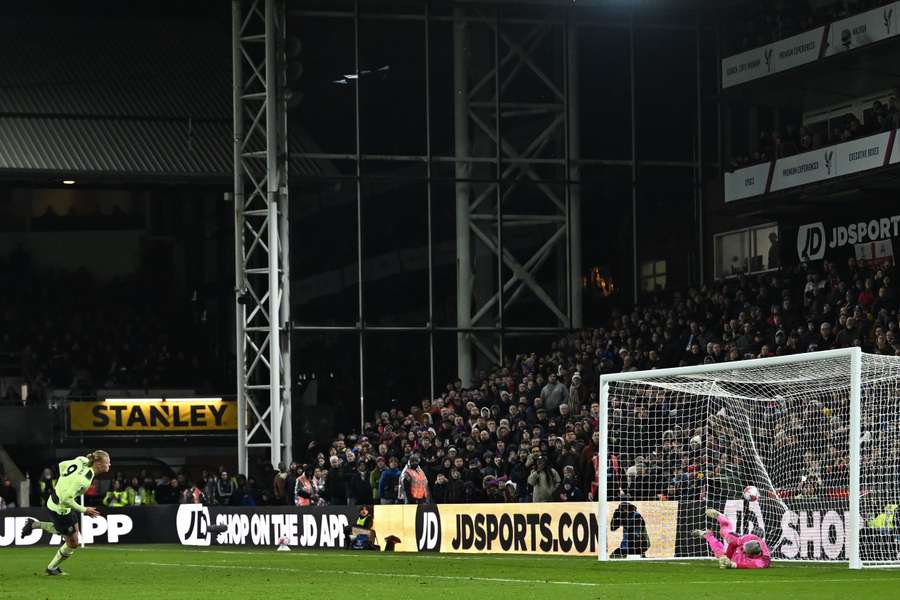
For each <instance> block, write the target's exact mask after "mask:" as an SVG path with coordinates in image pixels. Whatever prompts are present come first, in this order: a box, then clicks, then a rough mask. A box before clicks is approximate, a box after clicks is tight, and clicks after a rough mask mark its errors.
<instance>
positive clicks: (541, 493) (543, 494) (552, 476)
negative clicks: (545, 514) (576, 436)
mask: <svg viewBox="0 0 900 600" xmlns="http://www.w3.org/2000/svg"><path fill="white" fill-rule="evenodd" d="M559 483H560V478H559V473H557V472H556V470H555V469H553V468H552V467H550V466H548V464H547V459H546V457H544V456H538V457H537V459H535V461H534V465H533V466H532V469H531V474H530V475H528V485H530V486H531V487H532V488H533V489H534V493H533V496H532V498H533V501H534V502H552V501H553V500H554V494H555V492H556V489H557V488H558V487H559Z"/></svg>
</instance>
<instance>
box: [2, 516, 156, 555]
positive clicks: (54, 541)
mask: <svg viewBox="0 0 900 600" xmlns="http://www.w3.org/2000/svg"><path fill="white" fill-rule="evenodd" d="M7 513H9V515H8V516H7ZM2 514H4V516H3V517H2V518H0V547H5V546H34V545H37V544H42V545H51V546H58V545H59V544H61V543H62V538H61V537H60V536H58V535H50V534H48V533H44V532H43V531H41V530H39V529H37V530H34V531H32V532H31V533H29V534H28V535H27V536H24V537H23V536H22V526H23V525H24V524H25V521H26V520H27V519H29V518H31V517H34V518H38V519H44V520H46V519H47V514H46V512H45V511H44V510H42V509H10V510H7V511H4V512H3V513H2ZM145 515H146V513H142V514H140V515H138V518H137V519H135V518H133V515H130V514H126V513H122V512H116V513H112V514H104V515H103V516H100V517H97V518H96V519H89V518H84V517H83V518H82V519H81V526H80V530H81V540H82V541H83V542H84V543H85V544H96V543H107V544H118V543H120V542H134V543H141V542H146V541H149V540H148V539H146V538H145V537H144V536H139V537H141V539H132V538H133V537H134V536H133V535H132V533H133V532H134V531H135V529H136V527H137V529H143V527H142V524H143V519H141V518H140V517H144V516H145Z"/></svg>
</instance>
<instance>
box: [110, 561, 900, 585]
mask: <svg viewBox="0 0 900 600" xmlns="http://www.w3.org/2000/svg"><path fill="white" fill-rule="evenodd" d="M124 564H126V565H149V566H154V567H191V568H196V569H246V570H250V571H287V572H292V573H293V572H296V573H310V572H313V573H319V574H322V575H360V576H363V577H373V576H375V577H407V578H411V579H445V580H452V581H485V582H494V583H518V584H534V583H539V584H540V583H543V584H548V585H573V586H580V587H611V586H656V585H665V586H669V585H671V583H672V582H670V581H664V582H661V581H623V582H604V583H596V582H588V581H559V580H555V581H554V580H542V579H512V578H504V577H464V576H454V575H431V574H427V575H426V574H421V575H417V574H411V573H379V572H376V571H346V570H343V569H292V568H290V567H263V566H259V567H256V566H249V565H200V564H185V563H162V562H149V561H142V562H125V563H124ZM894 580H900V578H897V577H881V578H878V579H872V578H863V577H856V578H842V579H821V578H816V579H814V580H810V579H766V578H761V579H757V580H756V581H754V582H753V583H754V584H755V585H759V584H767V583H778V584H782V583H823V582H824V583H845V582H861V581H865V582H868V583H871V582H873V581H878V582H882V581H894ZM722 582H723V579H721V578H720V579H715V580H704V581H682V582H679V583H681V584H687V585H721V584H722Z"/></svg>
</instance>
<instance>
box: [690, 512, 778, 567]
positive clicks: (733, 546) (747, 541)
mask: <svg viewBox="0 0 900 600" xmlns="http://www.w3.org/2000/svg"><path fill="white" fill-rule="evenodd" d="M706 515H707V516H708V517H710V518H712V519H715V520H716V521H718V523H719V528H720V529H719V533H720V534H721V535H722V539H723V540H725V543H724V544H723V543H722V542H720V541H719V540H718V538H716V536H715V534H713V532H712V531H710V530H709V529H707V530H706V531H703V530H702V529H697V530H695V531H694V532H693V536H694V537H695V538H703V539H705V540H706V542H707V543H708V544H709V548H710V550H712V552H713V555H714V556H715V557H716V559H718V561H719V568H721V569H765V568H767V567H768V566H769V563H770V562H771V560H772V555H771V554H770V553H769V547H768V546H767V545H766V542H765V540H763V539H762V538H761V537H759V536H756V535H753V534H748V535H742V536H736V535H734V533H732V531H733V530H734V526H733V525H732V524H731V521H729V520H728V517H726V516H725V515H723V514H722V513H720V512H719V511H717V510H716V509H714V508H709V509H707V511H706Z"/></svg>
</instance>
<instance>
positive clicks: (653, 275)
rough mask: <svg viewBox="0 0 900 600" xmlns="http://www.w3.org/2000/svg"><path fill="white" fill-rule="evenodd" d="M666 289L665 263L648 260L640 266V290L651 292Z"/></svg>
mask: <svg viewBox="0 0 900 600" xmlns="http://www.w3.org/2000/svg"><path fill="white" fill-rule="evenodd" d="M664 289H666V261H664V260H650V261H647V262H644V263H642V264H641V290H643V291H645V292H653V291H656V290H664Z"/></svg>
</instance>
